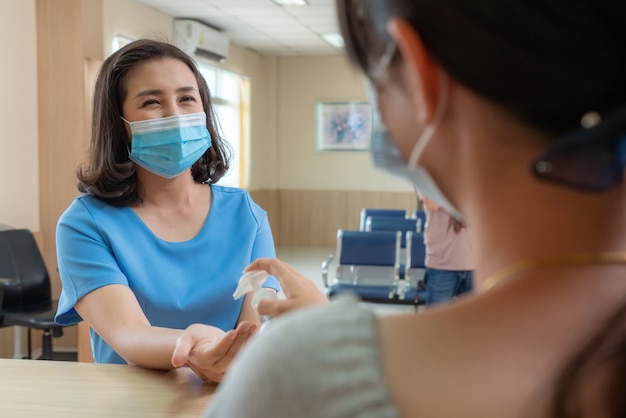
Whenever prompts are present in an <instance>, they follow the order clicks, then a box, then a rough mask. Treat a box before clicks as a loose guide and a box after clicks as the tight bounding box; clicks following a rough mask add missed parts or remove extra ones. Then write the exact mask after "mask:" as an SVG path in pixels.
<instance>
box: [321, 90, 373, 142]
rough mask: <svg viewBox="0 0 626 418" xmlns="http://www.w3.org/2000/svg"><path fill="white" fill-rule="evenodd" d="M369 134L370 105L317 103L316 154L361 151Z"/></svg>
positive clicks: (370, 127) (370, 120) (358, 102)
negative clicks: (318, 152)
mask: <svg viewBox="0 0 626 418" xmlns="http://www.w3.org/2000/svg"><path fill="white" fill-rule="evenodd" d="M371 130H372V116H371V111H370V104H369V103H368V102H365V101H345V102H317V103H316V105H315V138H316V150H317V151H365V150H367V149H368V148H369V142H370V134H371Z"/></svg>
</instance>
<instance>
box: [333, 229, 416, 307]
mask: <svg viewBox="0 0 626 418" xmlns="http://www.w3.org/2000/svg"><path fill="white" fill-rule="evenodd" d="M403 243H404V245H403ZM425 256H426V250H425V247H424V237H423V234H422V233H421V232H415V231H399V230H378V231H373V230H372V231H360V230H342V229H340V230H338V231H337V254H336V256H333V255H331V256H329V257H328V258H327V259H326V260H324V261H323V262H322V280H323V283H324V286H325V288H326V293H327V295H328V297H333V296H335V295H337V294H341V293H353V294H356V295H358V296H359V297H360V298H361V299H362V300H363V301H365V302H375V303H395V304H411V305H419V304H423V303H424V301H425V300H426V293H425V291H424V290H422V289H423V279H424V272H425V268H426V267H425V265H424V259H425ZM334 260H336V261H337V263H336V266H335V267H334V269H333V271H332V272H331V268H330V267H331V263H332V262H333V261H334Z"/></svg>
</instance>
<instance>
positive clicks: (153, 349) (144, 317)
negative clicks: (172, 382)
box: [56, 39, 276, 382]
mask: <svg viewBox="0 0 626 418" xmlns="http://www.w3.org/2000/svg"><path fill="white" fill-rule="evenodd" d="M88 157H89V158H88V160H87V162H86V163H85V164H83V165H82V166H81V168H80V169H79V171H78V179H79V184H78V187H79V190H80V191H81V192H83V195H81V196H79V197H78V198H76V199H75V200H74V202H73V203H72V204H71V205H70V207H69V208H68V209H67V210H66V211H65V213H63V215H62V216H61V218H60V219H59V222H58V227H57V252H58V261H59V273H60V276H61V281H62V284H63V290H62V293H61V298H60V301H59V308H58V312H57V317H56V321H57V322H59V323H60V324H71V323H76V322H79V321H81V320H84V321H85V322H86V323H87V324H88V325H89V327H90V329H91V342H92V348H93V354H94V359H95V361H96V362H98V363H132V364H136V365H139V366H143V367H147V368H155V369H170V368H172V367H179V366H182V365H185V364H186V365H188V366H189V367H191V368H192V369H193V370H194V371H195V372H196V373H197V374H198V375H199V376H200V377H202V378H203V379H205V380H207V381H213V382H217V381H220V380H221V379H222V377H223V375H224V373H225V371H226V370H227V368H228V366H229V364H230V362H231V360H232V358H233V357H234V356H235V355H236V354H237V352H238V351H239V349H240V348H241V346H242V345H243V344H244V343H246V341H247V340H248V338H249V337H250V335H252V334H253V333H254V332H255V331H256V328H257V327H258V325H259V318H258V316H257V314H256V313H255V311H254V309H253V308H252V306H251V300H250V297H249V296H247V297H246V298H245V300H243V302H242V300H239V301H235V300H233V298H232V294H233V291H234V290H235V288H236V286H237V282H238V279H239V277H240V276H241V271H242V270H243V269H244V268H245V267H246V266H247V265H248V264H249V263H250V262H252V261H253V260H255V259H256V258H259V257H275V251H274V243H273V238H272V232H271V230H270V226H269V223H268V220H267V214H266V213H265V211H263V210H262V209H261V208H260V207H259V206H258V205H256V204H255V203H254V202H253V201H252V199H251V198H250V196H249V194H248V192H246V191H244V190H241V189H236V188H227V187H221V186H217V185H215V182H217V181H218V180H219V179H220V178H221V177H222V176H223V175H224V174H225V173H226V170H227V169H228V154H227V152H226V144H225V143H224V142H223V139H222V138H221V137H220V135H219V133H218V131H217V128H216V120H215V116H214V113H213V107H212V105H211V98H210V95H209V90H208V87H207V85H206V82H205V81H204V78H203V77H202V76H201V75H200V73H199V71H198V69H197V68H196V65H195V63H194V62H193V60H192V59H191V58H190V57H189V56H188V55H187V54H185V53H184V52H182V51H181V50H180V49H178V48H177V47H175V46H173V45H170V44H168V43H165V42H159V41H154V40H147V39H144V40H139V41H135V42H132V43H130V44H128V45H126V46H125V47H123V48H122V49H120V50H119V51H117V52H115V53H114V54H112V55H111V56H110V57H109V58H107V59H106V60H105V62H104V63H103V65H102V68H101V69H100V73H99V75H98V79H97V81H96V88H95V95H94V110H93V127H92V139H91V146H90V151H89V156H88ZM266 285H269V286H273V287H275V288H276V283H275V281H273V279H272V280H271V281H268V282H266Z"/></svg>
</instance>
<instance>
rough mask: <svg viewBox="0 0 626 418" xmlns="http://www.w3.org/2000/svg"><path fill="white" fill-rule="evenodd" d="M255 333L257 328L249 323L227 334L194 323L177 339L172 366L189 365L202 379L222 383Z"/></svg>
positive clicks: (240, 325)
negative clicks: (234, 361)
mask: <svg viewBox="0 0 626 418" xmlns="http://www.w3.org/2000/svg"><path fill="white" fill-rule="evenodd" d="M256 330H257V325H256V324H253V323H251V322H247V321H244V322H241V323H240V324H239V325H238V326H237V328H236V329H231V330H230V331H228V332H224V331H222V330H220V329H218V328H215V327H212V326H210V325H204V324H192V325H190V326H189V327H187V329H185V331H183V334H182V335H181V336H180V337H178V339H177V340H176V348H174V353H173V354H172V366H174V367H182V366H184V365H187V366H189V368H190V369H192V370H193V371H194V372H195V373H196V374H197V375H198V376H200V377H201V378H202V379H203V380H205V381H207V382H215V383H219V382H221V381H222V379H223V378H224V375H225V374H226V372H227V371H228V367H229V366H230V363H231V362H232V361H233V359H234V358H235V356H236V355H237V353H239V350H241V348H242V347H243V346H244V345H245V344H246V342H247V341H248V339H249V338H250V337H251V336H252V335H253V334H254V333H255V332H256Z"/></svg>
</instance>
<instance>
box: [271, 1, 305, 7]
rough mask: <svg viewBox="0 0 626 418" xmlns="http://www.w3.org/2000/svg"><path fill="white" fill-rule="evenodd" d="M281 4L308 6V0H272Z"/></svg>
mask: <svg viewBox="0 0 626 418" xmlns="http://www.w3.org/2000/svg"><path fill="white" fill-rule="evenodd" d="M272 1H273V2H274V3H276V4H278V5H279V6H308V5H309V4H308V3H307V2H306V0H272Z"/></svg>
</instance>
